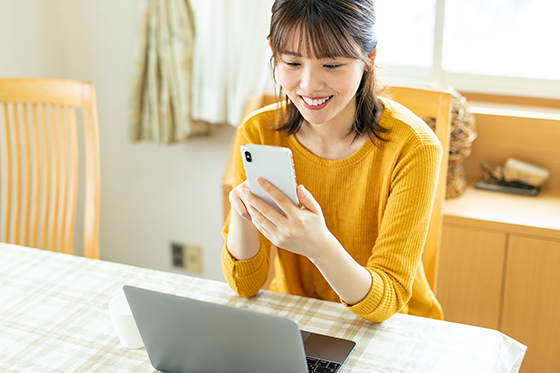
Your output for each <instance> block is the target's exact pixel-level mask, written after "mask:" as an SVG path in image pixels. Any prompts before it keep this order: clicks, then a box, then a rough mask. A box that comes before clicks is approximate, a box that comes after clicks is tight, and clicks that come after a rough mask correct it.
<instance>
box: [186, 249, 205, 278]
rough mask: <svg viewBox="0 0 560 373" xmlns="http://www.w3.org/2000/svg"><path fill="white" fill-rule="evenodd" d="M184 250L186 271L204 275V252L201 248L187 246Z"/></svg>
mask: <svg viewBox="0 0 560 373" xmlns="http://www.w3.org/2000/svg"><path fill="white" fill-rule="evenodd" d="M183 248H184V251H183V254H184V257H183V258H184V260H183V263H184V266H185V269H186V270H187V271H190V272H195V273H202V250H201V249H200V246H197V245H192V244H186V245H184V246H183Z"/></svg>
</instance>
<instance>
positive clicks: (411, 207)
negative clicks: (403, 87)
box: [222, 0, 442, 322]
mask: <svg viewBox="0 0 560 373" xmlns="http://www.w3.org/2000/svg"><path fill="white" fill-rule="evenodd" d="M374 24H375V12H374V5H373V2H372V0H276V2H275V3H274V5H273V7H272V18H271V25H270V35H269V43H270V46H271V48H272V52H273V60H272V64H273V70H275V73H276V76H277V79H278V82H279V84H280V87H281V89H280V94H281V95H285V96H283V97H285V99H284V103H283V104H282V105H281V106H277V105H272V106H270V107H267V108H264V109H262V110H260V111H258V112H256V113H254V114H253V115H252V116H251V117H250V118H248V119H247V120H246V121H245V122H244V123H243V124H242V125H241V126H240V127H239V130H238V135H237V148H239V146H240V145H242V144H246V143H253V144H264V145H276V146H283V147H288V148H290V149H291V150H292V152H293V156H294V164H295V169H296V178H297V180H298V183H300V185H299V186H298V189H297V191H298V197H299V200H300V203H301V206H300V207H297V206H295V205H294V204H292V202H291V201H290V200H289V199H288V198H287V197H286V196H285V195H284V194H282V193H281V192H280V191H279V190H277V189H276V188H275V187H274V186H272V185H271V184H270V183H268V182H267V181H266V180H263V179H259V180H257V182H258V183H259V184H260V185H261V187H262V188H263V190H264V191H265V192H266V193H267V194H269V195H270V197H271V198H272V199H273V200H274V201H275V202H276V203H277V204H278V206H279V207H280V208H281V209H282V210H283V211H284V214H281V213H279V212H278V211H276V210H275V209H274V208H272V207H271V206H269V205H268V204H267V203H265V202H264V201H262V200H261V199H259V198H257V197H256V196H254V195H252V194H251V192H250V191H249V187H248V183H247V181H246V176H245V172H244V169H243V164H242V160H241V155H240V154H236V158H235V161H234V162H235V166H234V185H236V186H235V188H234V189H233V190H232V191H231V193H230V195H229V199H230V202H231V205H232V211H231V214H230V217H229V219H228V221H227V222H226V225H225V227H224V231H223V234H224V239H225V245H224V249H223V252H222V269H223V271H224V274H225V277H226V280H227V282H228V283H229V285H230V286H231V288H232V289H233V290H234V291H236V292H237V293H238V294H240V295H243V296H246V297H251V296H253V295H255V294H256V293H257V291H258V290H259V289H260V288H261V287H262V286H263V284H264V283H265V281H266V279H267V276H268V274H269V270H270V265H271V263H270V257H269V255H270V247H271V244H273V245H275V246H276V247H277V248H278V256H277V258H276V262H275V277H274V279H273V281H272V284H271V287H270V288H271V290H274V291H278V292H283V293H289V294H295V295H301V296H307V297H314V298H320V299H326V300H332V301H341V302H342V303H343V304H344V305H345V306H346V307H347V308H348V309H349V310H350V311H351V312H353V313H355V314H356V315H358V316H360V317H362V318H364V319H367V320H370V321H374V322H380V321H383V320H386V319H388V318H389V317H391V316H392V315H394V314H395V313H396V312H403V313H409V314H413V315H419V316H425V317H432V318H442V311H441V307H440V305H439V303H438V302H437V300H436V299H435V297H434V295H433V293H432V291H431V290H430V287H429V285H428V282H427V280H426V278H425V276H424V272H423V269H422V268H423V267H422V263H421V261H420V257H421V253H422V249H423V245H424V241H425V238H426V233H427V228H428V223H429V218H430V212H431V209H432V204H433V199H434V195H435V188H436V182H437V175H438V170H439V166H440V162H441V157H442V150H441V146H440V145H439V142H438V140H437V138H436V136H435V134H434V133H433V131H432V130H431V129H430V128H429V127H428V126H427V125H426V124H425V123H424V122H423V121H422V120H420V119H419V118H418V117H416V116H415V115H414V114H412V113H411V112H410V111H409V110H407V109H406V108H404V107H403V106H401V105H399V104H397V103H395V102H393V101H391V100H388V99H385V98H380V97H378V96H377V95H376V91H375V77H374V69H373V67H374V60H375V53H376V45H377V39H376V36H375V33H374V31H373V30H374V28H373V26H374Z"/></svg>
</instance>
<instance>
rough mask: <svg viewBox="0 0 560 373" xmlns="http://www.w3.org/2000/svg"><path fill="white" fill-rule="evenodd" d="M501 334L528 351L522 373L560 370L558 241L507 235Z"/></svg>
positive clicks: (559, 247)
mask: <svg viewBox="0 0 560 373" xmlns="http://www.w3.org/2000/svg"><path fill="white" fill-rule="evenodd" d="M501 331H502V332H503V333H505V334H507V335H509V336H510V337H512V338H514V339H516V340H518V341H519V342H521V343H523V344H524V345H526V346H527V347H528V350H527V354H526V356H525V359H524V360H523V364H522V367H521V372H525V373H532V372H539V373H547V372H550V373H552V372H558V371H559V369H560V241H554V240H546V239H537V238H529V237H522V236H515V235H510V238H509V242H508V250H507V265H506V278H505V288H504V307H503V316H502V325H501Z"/></svg>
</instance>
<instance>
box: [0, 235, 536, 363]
mask: <svg viewBox="0 0 560 373" xmlns="http://www.w3.org/2000/svg"><path fill="white" fill-rule="evenodd" d="M123 285H134V286H138V287H143V288H147V289H152V290H156V291H160V292H164V293H171V294H175V295H179V296H186V297H189V298H192V299H198V300H203V301H207V302H213V303H218V304H224V305H228V306H232V307H239V308H244V309H250V310H253V311H257V312H263V313H267V314H272V315H277V316H282V317H286V318H291V319H294V320H296V321H297V322H298V323H299V327H300V328H301V329H302V330H307V331H310V332H315V333H322V334H326V335H330V336H334V337H339V338H345V339H351V340H353V341H355V342H356V347H355V349H354V351H353V352H352V354H351V355H350V357H349V359H348V360H347V362H346V364H345V365H344V366H343V368H342V370H341V372H342V373H348V372H353V373H354V372H363V373H366V372H368V373H369V372H387V373H389V372H391V373H393V372H430V373H433V372H445V373H451V372H469V373H473V372H476V373H484V372H496V373H498V372H500V373H515V372H518V371H519V369H520V367H521V363H522V361H523V357H524V355H525V352H526V350H527V347H526V346H524V345H523V344H521V343H519V342H517V341H516V340H514V339H512V338H510V337H508V336H506V335H504V334H503V333H501V332H499V331H497V330H493V329H486V328H481V327H475V326H470V325H463V324H458V323H453V322H447V321H441V320H433V319H428V318H423V317H416V316H410V315H405V314H399V313H397V314H396V315H394V316H393V317H391V318H390V319H388V320H386V321H383V322H380V323H373V322H370V321H366V320H364V319H361V318H360V317H358V316H356V315H354V314H352V313H351V312H349V311H348V310H347V309H346V308H345V307H344V306H343V305H342V304H341V303H337V302H330V301H324V300H319V299H313V298H306V297H300V296H294V295H288V294H280V293H275V292H271V291H266V290H261V291H259V292H258V294H257V295H256V296H254V297H252V298H244V297H241V296H239V295H237V294H235V293H234V292H233V291H232V290H231V289H230V288H229V286H228V285H227V284H226V283H225V282H223V281H216V280H210V279H205V278H200V277H192V276H188V275H186V274H181V273H172V272H166V271H161V270H155V269H148V268H141V267H137V266H132V265H127V264H122V263H115V262H110V261H105V260H97V259H88V258H84V257H81V256H77V255H69V254H63V253H55V252H50V251H45V250H40V249H32V248H28V247H23V246H17V245H12V244H6V243H0V372H18V373H19V372H61V373H62V372H121V373H125V372H156V370H155V369H154V368H153V367H152V365H151V364H150V361H149V358H148V355H147V354H146V350H145V349H144V348H139V349H128V348H125V347H123V346H122V345H121V344H120V343H119V339H118V337H117V334H116V332H115V330H114V328H113V325H112V323H111V319H110V315H109V309H108V303H109V301H110V300H111V299H112V298H113V297H114V296H116V295H117V294H119V293H120V292H121V291H122V286H123ZM185 317H188V315H185ZM193 338H194V337H193Z"/></svg>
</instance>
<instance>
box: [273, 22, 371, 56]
mask: <svg viewBox="0 0 560 373" xmlns="http://www.w3.org/2000/svg"><path fill="white" fill-rule="evenodd" d="M302 13H303V14H302V15H301V16H300V17H299V19H295V18H290V17H280V18H279V19H278V20H277V22H276V24H275V25H271V26H272V27H271V35H273V37H271V40H270V42H271V45H272V49H273V51H274V53H275V54H277V53H280V54H283V53H297V54H298V55H301V56H305V57H308V58H314V59H329V58H337V57H346V58H354V59H359V60H364V59H365V56H364V55H362V53H363V52H362V51H361V48H360V46H359V45H358V44H357V43H356V42H355V41H354V40H353V38H352V37H351V35H349V34H348V32H347V27H346V26H345V25H339V23H341V22H342V21H341V20H340V19H334V18H333V17H331V16H329V15H328V12H323V14H318V12H317V13H315V14H313V13H311V12H305V11H304V12H302ZM309 13H311V14H309ZM325 13H326V14H325ZM300 14H301V13H300ZM306 16H307V17H306Z"/></svg>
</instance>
